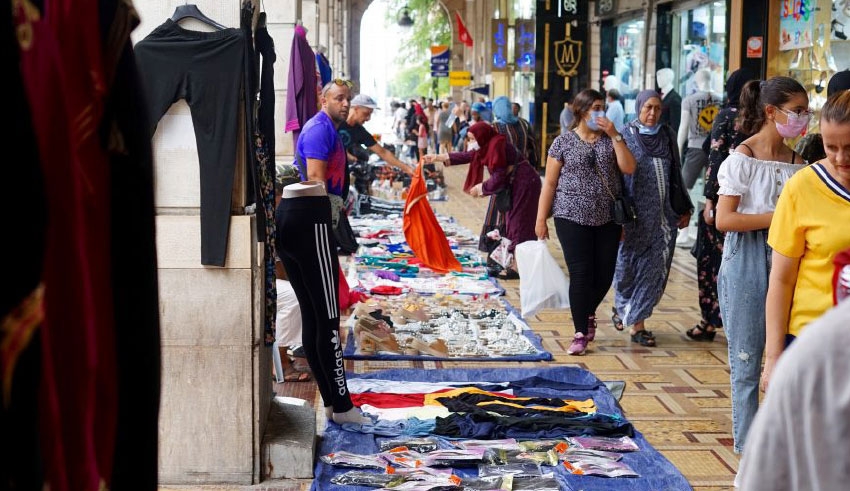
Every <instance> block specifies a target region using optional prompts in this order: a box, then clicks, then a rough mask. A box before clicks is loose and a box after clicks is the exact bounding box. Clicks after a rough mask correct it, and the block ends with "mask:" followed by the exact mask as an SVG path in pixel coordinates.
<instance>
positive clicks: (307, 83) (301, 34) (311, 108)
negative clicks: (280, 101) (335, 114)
mask: <svg viewBox="0 0 850 491" xmlns="http://www.w3.org/2000/svg"><path fill="white" fill-rule="evenodd" d="M318 84H319V79H318V76H317V74H316V55H315V53H313V50H312V49H311V48H310V44H309V43H308V42H307V31H306V30H304V28H303V27H302V26H295V35H294V36H293V39H292V51H291V52H290V55H289V81H288V83H287V86H286V126H285V127H284V131H286V132H289V131H296V130H300V129H301V128H302V127H303V126H304V124H305V123H306V122H307V120H309V119H310V118H312V117H313V115H315V114H316V113H317V112H319V107H318V100H319V98H318V86H319V85H318ZM297 133H298V131H296V135H295V136H296V138H297Z"/></svg>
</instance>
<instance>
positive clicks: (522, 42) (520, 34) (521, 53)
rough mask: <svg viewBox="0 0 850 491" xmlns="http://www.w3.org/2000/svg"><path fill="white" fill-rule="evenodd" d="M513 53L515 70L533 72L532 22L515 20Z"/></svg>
mask: <svg viewBox="0 0 850 491" xmlns="http://www.w3.org/2000/svg"><path fill="white" fill-rule="evenodd" d="M514 31H515V34H514V53H515V54H516V69H517V70H518V71H521V72H532V71H534V21H533V20H520V19H517V21H516V24H515V27H514Z"/></svg>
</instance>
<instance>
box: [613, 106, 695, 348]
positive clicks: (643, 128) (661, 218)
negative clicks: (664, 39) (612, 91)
mask: <svg viewBox="0 0 850 491" xmlns="http://www.w3.org/2000/svg"><path fill="white" fill-rule="evenodd" d="M635 108H636V110H637V112H638V115H637V116H638V117H637V119H636V120H634V121H632V122H631V123H629V124H628V125H626V126H625V127H624V128H623V129H624V132H623V137H624V139H625V141H626V145H627V146H628V147H629V150H631V152H632V155H634V157H635V161H636V162H637V168H636V170H635V172H634V174H632V175H626V176H624V184H625V190H624V192H625V193H626V194H628V195H630V196H632V198H633V199H634V202H635V210H636V212H637V218H636V219H635V220H634V221H633V222H631V223H627V224H625V225H624V226H623V229H624V230H623V231H624V235H625V237H624V239H623V241H622V242H621V243H620V252H619V255H618V256H617V268H616V270H615V272H614V318H615V322H616V321H618V320H620V321H622V323H623V324H624V325H628V326H631V330H630V332H629V334H630V335H631V338H632V342H635V343H639V344H641V345H643V346H655V336H654V335H653V334H652V332H651V331H648V330H646V326H645V324H644V323H645V322H646V319H648V318H649V317H650V316H651V315H652V309H653V308H655V306H656V305H657V304H658V302H659V300H661V296H662V294H663V293H664V289H665V288H666V286H667V278H668V276H669V275H670V266H671V265H672V263H673V252H674V250H675V247H676V232H677V228H678V229H681V228H684V227H687V226H688V221H689V220H690V218H691V211H692V205H690V203H689V202H688V205H689V207H691V210H690V211H687V212H685V213H684V214H682V213H678V212H676V211H674V210H673V206H672V204H671V199H670V197H671V191H672V189H671V181H672V180H673V179H677V183H676V184H679V185H680V186H681V187H680V188H679V189H685V188H684V183H683V182H682V177H681V172H677V171H679V169H680V166H681V164H680V160H679V149H678V145H677V144H676V135H675V133H673V129H672V128H670V127H669V126H668V125H666V124H660V123H659V121H658V120H659V117H660V116H661V97H660V96H659V95H658V93H657V92H656V91H654V90H644V91H642V92H640V93H639V94H638V96H637V99H636V101H635Z"/></svg>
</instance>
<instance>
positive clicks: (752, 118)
mask: <svg viewBox="0 0 850 491" xmlns="http://www.w3.org/2000/svg"><path fill="white" fill-rule="evenodd" d="M740 110H741V115H740V116H739V118H740V123H741V129H742V131H743V132H744V133H746V134H750V135H753V136H751V137H749V138H747V139H746V140H744V141H743V142H741V144H740V145H738V146H737V147H736V148H735V152H733V153H731V154H729V156H728V157H727V158H726V160H724V161H723V163H722V164H721V165H720V170H719V171H718V173H717V182H718V184H719V187H720V188H719V191H718V193H717V194H718V196H719V198H718V202H717V217H716V224H717V229H718V230H721V231H724V232H726V239H725V242H724V245H723V259H722V262H721V266H720V272H719V274H718V282H717V290H718V295H719V297H720V313H721V316H722V317H723V327H724V330H725V331H726V338H727V340H728V344H729V368H730V376H731V385H732V436H733V437H734V451H735V452H736V453H740V452H741V451H742V450H743V449H744V441H745V439H746V436H747V431H748V430H749V428H750V424H751V423H752V421H753V417H755V414H756V411H757V410H758V405H759V375H760V373H761V359H762V354H763V353H764V347H765V309H764V302H765V297H766V296H767V285H768V277H769V275H770V267H771V261H770V255H771V249H770V246H769V245H768V243H767V236H768V229H769V228H770V223H771V220H772V218H773V211H774V209H775V208H776V202H777V200H778V199H779V195H780V193H781V192H782V189H783V187H784V186H785V183H786V182H787V181H788V180H789V179H790V178H791V176H793V175H794V174H795V173H796V172H797V171H798V170H800V169H802V168H803V164H805V163H806V162H805V161H804V160H803V159H802V158H801V157H800V156H799V155H797V154H796V153H794V151H793V150H791V149H790V148H789V147H788V146H787V145H786V144H785V139H786V138H796V137H798V136H800V134H801V133H802V132H803V130H805V129H806V127H807V126H808V122H809V117H810V112H809V98H808V96H807V95H806V89H804V88H803V86H802V85H800V84H799V82H797V81H796V80H794V79H792V78H789V77H773V78H771V79H769V80H766V81H758V80H752V81H750V82H747V83H746V85H744V88H743V89H742V90H741V99H740Z"/></svg>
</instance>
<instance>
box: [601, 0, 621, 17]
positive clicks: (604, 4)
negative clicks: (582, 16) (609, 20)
mask: <svg viewBox="0 0 850 491" xmlns="http://www.w3.org/2000/svg"><path fill="white" fill-rule="evenodd" d="M616 11H617V2H616V0H597V1H596V16H597V17H605V16H606V15H611V14H613V13H614V12H616Z"/></svg>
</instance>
